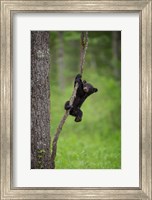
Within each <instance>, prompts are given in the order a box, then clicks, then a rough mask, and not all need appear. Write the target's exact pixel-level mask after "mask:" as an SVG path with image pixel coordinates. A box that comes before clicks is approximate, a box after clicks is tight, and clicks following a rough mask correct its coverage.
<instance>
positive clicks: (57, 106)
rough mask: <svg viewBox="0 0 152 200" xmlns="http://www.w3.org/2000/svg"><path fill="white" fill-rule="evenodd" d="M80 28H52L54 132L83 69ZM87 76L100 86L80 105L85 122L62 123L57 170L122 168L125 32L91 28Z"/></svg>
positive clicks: (84, 73)
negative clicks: (122, 51)
mask: <svg viewBox="0 0 152 200" xmlns="http://www.w3.org/2000/svg"><path fill="white" fill-rule="evenodd" d="M80 36H81V32H78V31H75V32H71V31H66V32H50V53H51V67H50V88H51V127H50V131H51V136H52V135H53V134H54V133H55V130H56V128H57V126H58V124H59V122H60V120H61V118H62V116H63V114H64V104H65V102H66V101H67V100H69V98H70V97H71V94H72V91H73V87H74V78H75V76H76V75H77V74H78V73H80V67H79V66H80ZM83 80H86V81H87V82H89V83H91V84H92V85H93V86H94V87H96V88H98V92H97V93H95V94H93V95H91V96H90V97H88V99H87V100H86V101H85V103H84V104H83V106H82V111H83V119H82V122H79V123H76V122H75V121H74V117H72V116H69V117H68V119H67V120H66V123H65V124H64V126H63V129H62V132H61V135H60V138H59V141H58V150H57V157H56V169H119V168H121V32H120V31H102V32H101V31H94V32H92V31H89V32H88V49H87V53H86V57H85V64H84V72H83Z"/></svg>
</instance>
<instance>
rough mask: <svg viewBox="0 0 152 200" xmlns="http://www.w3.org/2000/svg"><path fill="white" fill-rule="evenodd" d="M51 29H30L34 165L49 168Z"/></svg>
mask: <svg viewBox="0 0 152 200" xmlns="http://www.w3.org/2000/svg"><path fill="white" fill-rule="evenodd" d="M49 70H50V51H49V32H47V31H32V32H31V168H32V169H49V168H50V157H51V155H50V143H51V138H50V83H49Z"/></svg>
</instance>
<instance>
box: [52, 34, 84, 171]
mask: <svg viewBox="0 0 152 200" xmlns="http://www.w3.org/2000/svg"><path fill="white" fill-rule="evenodd" d="M87 47H88V32H82V33H81V55H80V73H81V75H82V73H83V65H84V62H85V55H86V50H87ZM77 89H78V84H76V85H75V87H74V90H73V93H72V96H71V98H70V105H72V104H73V102H74V99H75V97H76V93H77ZM69 112H70V110H67V111H66V112H65V114H64V115H63V117H62V119H61V121H60V123H59V125H58V128H57V130H56V133H55V134H54V139H53V142H52V153H51V169H54V168H55V157H56V152H57V142H58V138H59V135H60V133H61V130H62V127H63V125H64V123H65V121H66V119H67V117H68V115H69Z"/></svg>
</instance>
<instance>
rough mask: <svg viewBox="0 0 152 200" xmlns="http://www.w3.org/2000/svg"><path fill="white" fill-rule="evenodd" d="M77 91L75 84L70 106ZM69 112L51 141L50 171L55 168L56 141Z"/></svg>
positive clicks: (64, 116) (67, 112)
mask: <svg viewBox="0 0 152 200" xmlns="http://www.w3.org/2000/svg"><path fill="white" fill-rule="evenodd" d="M77 89H78V84H76V86H75V88H74V90H73V94H72V96H71V98H70V105H72V104H73V102H74V99H75V97H76V92H77ZM69 112H70V110H67V111H66V112H65V114H64V115H63V117H62V119H61V121H60V123H59V125H58V128H57V130H56V133H55V134H54V139H53V142H52V154H51V169H54V168H55V157H56V150H57V141H58V138H59V135H60V133H61V131H62V127H63V125H64V123H65V121H66V119H67V117H68V115H69Z"/></svg>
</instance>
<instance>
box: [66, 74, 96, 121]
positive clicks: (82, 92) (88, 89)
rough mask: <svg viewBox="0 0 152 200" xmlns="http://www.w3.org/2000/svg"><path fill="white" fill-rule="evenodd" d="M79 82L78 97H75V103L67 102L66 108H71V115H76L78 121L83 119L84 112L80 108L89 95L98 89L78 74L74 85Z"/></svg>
mask: <svg viewBox="0 0 152 200" xmlns="http://www.w3.org/2000/svg"><path fill="white" fill-rule="evenodd" d="M76 83H78V89H77V93H76V97H75V99H74V102H73V105H71V106H70V105H69V101H67V102H66V103H65V106H64V108H65V110H69V109H70V115H72V116H74V117H75V121H76V122H80V121H81V120H82V115H83V112H82V111H81V110H80V107H81V106H82V104H83V102H84V101H85V100H86V98H87V97H88V96H90V95H91V94H93V93H95V92H97V91H98V89H97V88H94V87H93V86H92V85H91V84H90V83H87V82H86V81H82V79H81V75H80V74H78V75H77V76H76V78H75V82H74V87H75V85H76Z"/></svg>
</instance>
